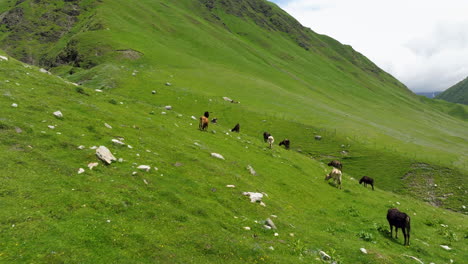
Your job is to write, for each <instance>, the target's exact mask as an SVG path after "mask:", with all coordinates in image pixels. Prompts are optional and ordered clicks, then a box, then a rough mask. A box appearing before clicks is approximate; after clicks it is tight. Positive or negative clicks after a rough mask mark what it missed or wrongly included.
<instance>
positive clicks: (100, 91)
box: [94, 89, 102, 93]
mask: <svg viewBox="0 0 468 264" xmlns="http://www.w3.org/2000/svg"><path fill="white" fill-rule="evenodd" d="M94 91H96V92H98V93H102V90H101V89H95V90H94Z"/></svg>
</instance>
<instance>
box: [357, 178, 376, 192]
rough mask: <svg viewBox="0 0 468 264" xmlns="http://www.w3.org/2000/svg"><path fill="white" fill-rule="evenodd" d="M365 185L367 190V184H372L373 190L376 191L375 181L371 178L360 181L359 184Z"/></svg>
mask: <svg viewBox="0 0 468 264" xmlns="http://www.w3.org/2000/svg"><path fill="white" fill-rule="evenodd" d="M362 183H364V187H366V188H367V184H370V185H371V186H372V190H374V179H372V178H371V177H367V176H364V177H362V178H361V179H360V180H359V184H362Z"/></svg>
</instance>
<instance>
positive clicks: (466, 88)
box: [435, 77, 468, 105]
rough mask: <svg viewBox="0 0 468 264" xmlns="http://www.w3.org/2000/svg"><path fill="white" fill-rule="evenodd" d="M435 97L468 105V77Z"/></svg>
mask: <svg viewBox="0 0 468 264" xmlns="http://www.w3.org/2000/svg"><path fill="white" fill-rule="evenodd" d="M435 98H437V99H442V100H445V101H449V102H453V103H459V104H466V105H468V77H467V78H465V79H464V80H463V81H461V82H459V83H457V84H455V85H454V86H452V87H450V88H448V89H447V90H445V91H444V92H443V93H441V94H439V95H437V96H436V97H435Z"/></svg>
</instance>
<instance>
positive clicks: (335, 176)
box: [325, 168, 341, 189]
mask: <svg viewBox="0 0 468 264" xmlns="http://www.w3.org/2000/svg"><path fill="white" fill-rule="evenodd" d="M331 178H333V180H334V181H335V182H338V187H339V188H340V189H341V171H340V170H339V169H337V168H333V169H332V171H331V172H330V173H328V174H327V175H326V176H325V180H326V181H328V180H329V179H331Z"/></svg>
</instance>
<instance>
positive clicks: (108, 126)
mask: <svg viewBox="0 0 468 264" xmlns="http://www.w3.org/2000/svg"><path fill="white" fill-rule="evenodd" d="M104 125H105V126H106V127H107V128H110V129H112V126H111V125H109V124H107V123H104Z"/></svg>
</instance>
